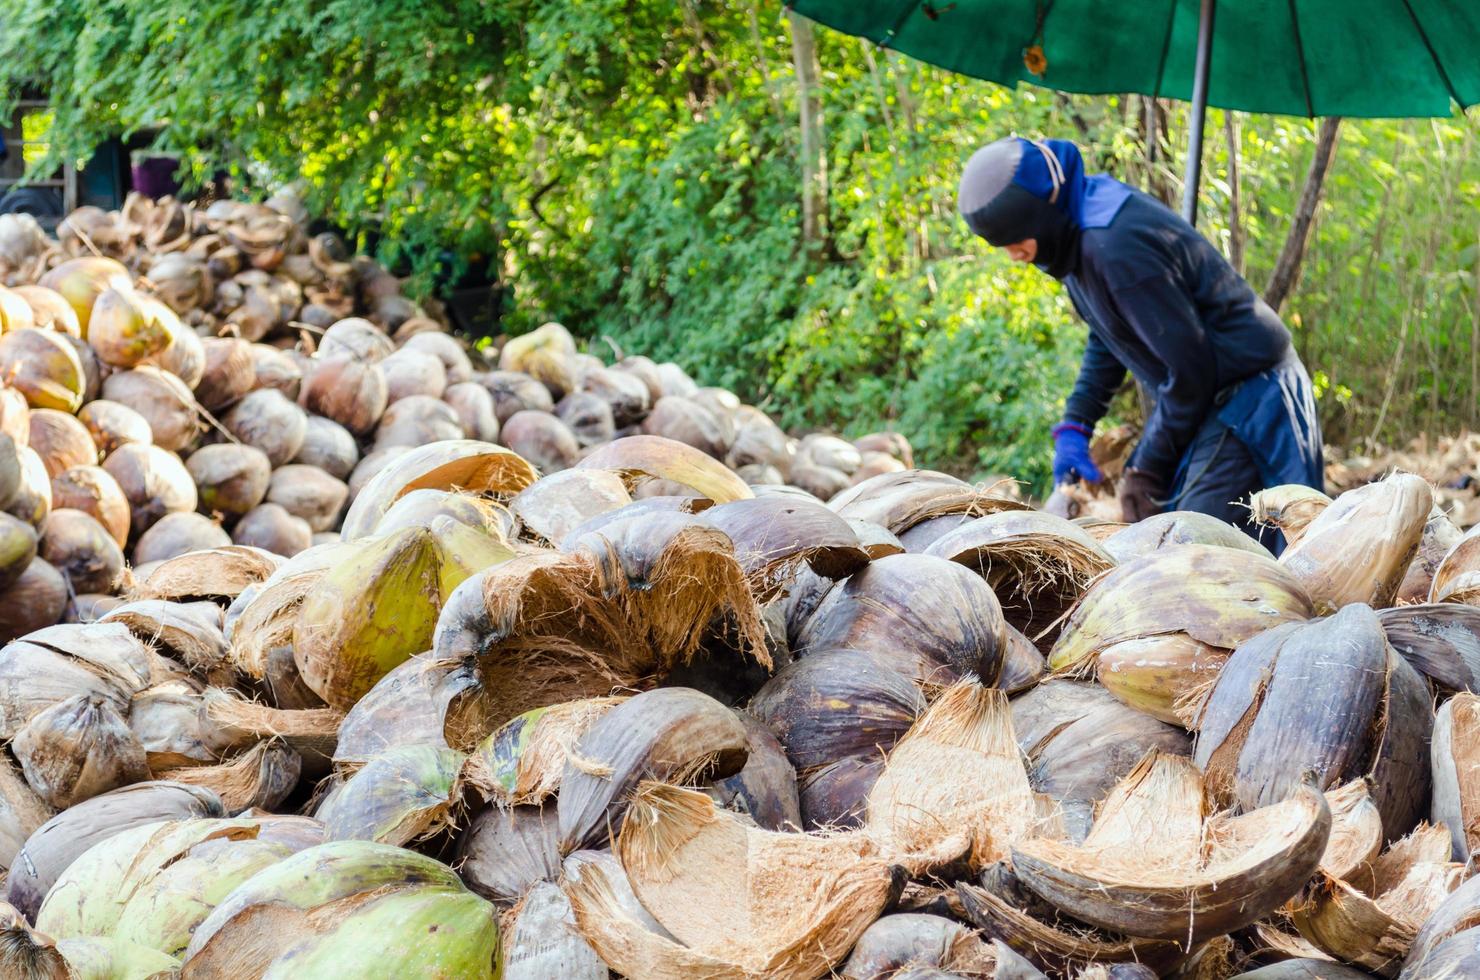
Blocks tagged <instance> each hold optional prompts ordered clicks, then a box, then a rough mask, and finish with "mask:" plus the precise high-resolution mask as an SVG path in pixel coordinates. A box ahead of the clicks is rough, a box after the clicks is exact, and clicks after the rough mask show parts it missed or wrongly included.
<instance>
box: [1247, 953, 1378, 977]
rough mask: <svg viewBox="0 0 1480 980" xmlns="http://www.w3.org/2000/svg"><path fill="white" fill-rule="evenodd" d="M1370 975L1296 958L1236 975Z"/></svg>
mask: <svg viewBox="0 0 1480 980" xmlns="http://www.w3.org/2000/svg"><path fill="white" fill-rule="evenodd" d="M1371 976H1372V974H1370V973H1367V972H1366V971H1364V970H1354V969H1352V968H1351V967H1349V966H1342V965H1341V964H1340V963H1333V962H1332V961H1330V960H1320V959H1309V958H1296V959H1290V960H1285V961H1284V962H1283V963H1271V964H1270V965H1269V966H1261V967H1259V968H1258V969H1255V970H1249V971H1248V972H1246V973H1240V974H1239V975H1238V977H1239V980H1368V978H1370V977H1371Z"/></svg>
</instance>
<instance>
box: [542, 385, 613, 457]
mask: <svg viewBox="0 0 1480 980" xmlns="http://www.w3.org/2000/svg"><path fill="white" fill-rule="evenodd" d="M555 417H556V418H558V419H560V421H562V422H564V423H565V424H566V425H567V426H568V427H569V428H570V431H571V432H573V433H575V437H576V442H577V443H578V444H579V445H580V446H581V448H582V449H585V448H588V447H590V446H599V445H601V444H603V443H607V442H611V440H612V439H613V438H614V437H615V435H616V431H617V425H616V422H615V421H613V418H612V409H611V406H610V405H608V404H607V403H606V402H604V401H602V400H601V399H600V398H598V397H596V396H595V395H592V394H589V393H587V392H584V391H572V392H570V393H569V394H568V395H566V396H565V397H564V398H562V399H560V401H559V402H558V403H557V404H556V405H555Z"/></svg>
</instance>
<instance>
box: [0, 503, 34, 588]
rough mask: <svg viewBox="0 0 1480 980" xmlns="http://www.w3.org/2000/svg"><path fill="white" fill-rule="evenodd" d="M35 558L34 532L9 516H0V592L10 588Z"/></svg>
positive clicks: (23, 523)
mask: <svg viewBox="0 0 1480 980" xmlns="http://www.w3.org/2000/svg"><path fill="white" fill-rule="evenodd" d="M35 557H36V530H35V529H34V528H32V527H31V525H29V524H27V523H26V522H25V521H22V520H20V519H18V518H15V517H11V516H10V515H9V514H0V591H3V590H5V589H8V588H10V587H11V586H12V585H14V584H15V583H16V581H17V580H18V579H19V578H20V577H21V575H22V574H24V573H25V571H26V568H27V567H28V566H29V565H30V564H31V560H32V559H33V558H35Z"/></svg>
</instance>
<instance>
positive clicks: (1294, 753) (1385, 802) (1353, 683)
mask: <svg viewBox="0 0 1480 980" xmlns="http://www.w3.org/2000/svg"><path fill="white" fill-rule="evenodd" d="M1431 725H1432V715H1431V714H1430V707H1429V696H1428V689H1427V688H1426V687H1425V685H1424V683H1423V681H1422V680H1421V679H1420V678H1419V676H1418V674H1417V672H1415V671H1414V670H1413V668H1412V667H1409V666H1408V663H1407V661H1405V660H1403V658H1402V657H1399V656H1398V655H1396V654H1395V653H1393V652H1392V650H1391V648H1390V647H1388V645H1387V641H1386V639H1385V638H1384V636H1383V632H1382V627H1381V624H1380V623H1379V622H1378V620H1377V616H1376V615H1375V614H1374V613H1373V612H1372V610H1371V609H1369V608H1368V607H1366V606H1363V605H1360V604H1354V605H1350V606H1347V607H1345V608H1344V609H1342V610H1341V611H1340V612H1339V613H1337V614H1336V615H1335V616H1332V617H1330V618H1328V619H1323V620H1318V621H1315V622H1311V623H1302V624H1288V625H1284V626H1280V627H1276V628H1275V629H1273V630H1270V631H1268V632H1266V633H1264V634H1261V635H1260V636H1257V637H1255V638H1254V639H1253V640H1250V641H1249V642H1248V643H1246V644H1244V645H1243V646H1241V647H1239V649H1238V650H1236V651H1235V652H1234V655H1233V657H1231V658H1230V659H1229V661H1228V663H1227V664H1225V665H1224V668H1223V672H1222V674H1221V675H1220V676H1219V678H1218V683H1217V686H1216V687H1214V689H1213V692H1212V694H1211V695H1210V696H1209V698H1208V700H1207V702H1206V705H1205V707H1204V708H1203V712H1202V716H1201V719H1200V733H1199V735H1198V741H1197V752H1196V759H1197V762H1198V765H1199V766H1200V767H1201V768H1202V769H1203V770H1204V772H1206V773H1207V775H1208V787H1209V790H1210V791H1211V792H1212V793H1213V794H1214V795H1215V796H1216V797H1217V799H1218V800H1219V801H1220V802H1222V803H1224V804H1226V805H1235V806H1239V807H1243V808H1249V809H1252V808H1256V807H1266V806H1269V805H1272V804H1273V803H1277V802H1279V801H1280V800H1283V799H1285V798H1287V797H1288V796H1289V795H1290V794H1291V793H1292V792H1293V791H1294V789H1295V787H1296V786H1298V785H1300V784H1301V783H1302V782H1303V780H1304V778H1305V777H1304V774H1305V773H1306V772H1307V771H1311V770H1313V771H1314V772H1315V773H1316V778H1317V780H1318V783H1319V785H1320V786H1321V787H1322V788H1323V789H1324V788H1329V787H1331V786H1335V785H1337V784H1338V783H1342V782H1345V781H1347V780H1349V779H1353V778H1355V777H1358V776H1362V775H1366V774H1369V773H1370V774H1371V776H1372V793H1373V798H1374V800H1375V801H1376V802H1377V805H1378V809H1379V810H1380V811H1381V812H1382V822H1383V828H1384V830H1385V832H1386V834H1387V836H1388V839H1390V840H1391V839H1395V838H1397V837H1399V836H1401V835H1402V834H1404V833H1406V832H1407V831H1408V830H1409V829H1410V828H1412V826H1413V825H1414V823H1415V822H1416V821H1417V820H1418V816H1419V814H1420V813H1421V812H1422V811H1423V807H1424V803H1425V801H1426V800H1427V797H1428V792H1429V772H1428V767H1427V766H1424V765H1415V764H1414V761H1413V760H1414V759H1415V758H1421V757H1422V755H1423V747H1424V745H1425V744H1426V743H1427V741H1428V738H1429V731H1430V727H1431Z"/></svg>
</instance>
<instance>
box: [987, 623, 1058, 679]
mask: <svg viewBox="0 0 1480 980" xmlns="http://www.w3.org/2000/svg"><path fill="white" fill-rule="evenodd" d="M1047 674H1048V661H1047V660H1045V659H1044V658H1043V654H1041V653H1039V652H1038V647H1036V646H1035V645H1034V644H1033V641H1032V640H1030V639H1028V638H1027V637H1026V636H1025V635H1023V632H1022V631H1021V630H1019V629H1017V628H1015V627H1013V626H1011V625H1009V626H1008V627H1007V649H1006V650H1005V651H1004V653H1003V655H1002V674H1001V676H999V677H998V678H997V686H998V687H999V688H1001V689H1002V690H1003V691H1006V692H1007V693H1008V695H1013V694H1019V693H1021V692H1023V691H1026V690H1028V689H1029V688H1031V687H1033V685H1035V684H1037V683H1038V682H1039V681H1041V680H1042V679H1043V678H1044V677H1045V676H1047Z"/></svg>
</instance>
